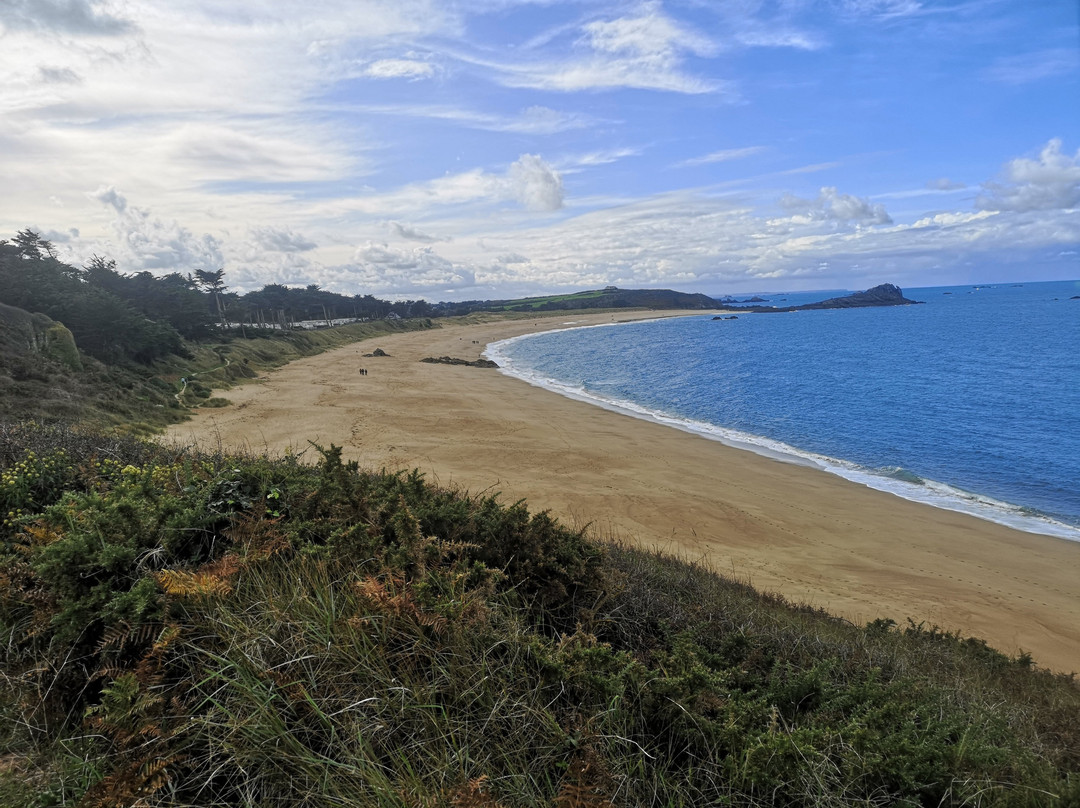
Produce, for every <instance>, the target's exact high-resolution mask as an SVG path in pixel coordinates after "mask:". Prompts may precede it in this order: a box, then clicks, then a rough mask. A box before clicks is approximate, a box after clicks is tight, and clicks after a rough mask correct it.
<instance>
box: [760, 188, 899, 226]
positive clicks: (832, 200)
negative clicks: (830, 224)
mask: <svg viewBox="0 0 1080 808" xmlns="http://www.w3.org/2000/svg"><path fill="white" fill-rule="evenodd" d="M780 206H781V207H783V208H784V209H785V210H787V211H788V212H789V213H791V214H792V216H793V217H794V218H796V219H797V220H800V221H803V222H810V221H815V220H816V221H821V220H832V221H836V222H842V223H850V222H855V223H858V224H891V223H892V219H891V218H890V217H889V214H888V213H886V212H885V206H884V205H880V204H879V205H875V204H872V203H871V202H870V201H869V200H867V199H861V198H859V197H856V196H851V195H850V194H842V193H840V192H839V191H837V189H836V188H832V187H825V188H822V189H821V191H820V192H819V193H818V195H817V197H816V198H814V199H801V198H799V197H797V196H792V195H791V194H785V195H784V196H783V197H782V198H781V199H780Z"/></svg>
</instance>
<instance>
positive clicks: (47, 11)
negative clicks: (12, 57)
mask: <svg viewBox="0 0 1080 808" xmlns="http://www.w3.org/2000/svg"><path fill="white" fill-rule="evenodd" d="M110 5H112V4H110V3H107V2H101V0H3V2H0V24H3V25H4V27H6V28H9V29H11V30H14V31H20V30H31V31H35V30H36V31H53V32H57V33H64V34H93V35H99V36H101V35H105V36H111V35H114V34H122V33H126V32H127V31H130V30H131V29H132V28H133V26H132V24H131V22H130V21H128V20H126V19H124V18H122V17H120V16H117V15H115V14H112V13H110V11H109V6H110Z"/></svg>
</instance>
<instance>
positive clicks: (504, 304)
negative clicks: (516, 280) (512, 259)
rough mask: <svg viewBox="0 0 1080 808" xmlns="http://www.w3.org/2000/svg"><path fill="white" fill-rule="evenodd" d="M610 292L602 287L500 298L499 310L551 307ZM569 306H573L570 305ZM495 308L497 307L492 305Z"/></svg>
mask: <svg viewBox="0 0 1080 808" xmlns="http://www.w3.org/2000/svg"><path fill="white" fill-rule="evenodd" d="M610 296H611V293H610V292H605V291H603V290H600V289H596V290H593V291H589V292H574V293H572V294H567V295H549V296H547V297H523V298H520V299H518V300H500V301H498V302H499V303H500V305H499V306H498V310H505V311H510V310H511V309H515V308H518V309H519V308H520V307H522V306H526V307H529V308H534V309H535V308H539V307H540V306H544V305H548V306H549V308H554V306H555V304H559V303H571V302H573V301H577V300H593V299H596V298H601V297H610ZM567 308H573V306H568V307H567ZM492 310H495V307H492Z"/></svg>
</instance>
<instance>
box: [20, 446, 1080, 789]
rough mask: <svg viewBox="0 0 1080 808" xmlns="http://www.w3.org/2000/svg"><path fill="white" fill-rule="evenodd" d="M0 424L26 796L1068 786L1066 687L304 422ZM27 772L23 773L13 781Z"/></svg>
mask: <svg viewBox="0 0 1080 808" xmlns="http://www.w3.org/2000/svg"><path fill="white" fill-rule="evenodd" d="M316 451H317V454H318V458H317V459H318V462H317V463H315V464H314V465H308V464H305V463H301V462H300V460H299V458H297V457H285V458H281V459H276V460H271V459H268V458H265V457H235V456H234V457H228V456H208V455H195V454H190V453H186V452H179V451H175V450H168V449H165V448H162V447H158V446H153V445H148V444H142V443H139V442H137V441H133V440H119V439H113V438H95V437H94V436H92V435H88V434H77V433H75V434H73V433H68V432H65V431H62V430H56V429H43V428H39V427H35V426H32V425H21V426H8V427H3V428H0V471H2V473H3V479H2V481H0V497H2V498H3V503H4V507H5V508H7V509H8V511H10V514H9V515H8V516H7V518H6V519H5V521H4V524H3V527H2V530H0V537H2V539H3V543H2V550H0V574H2V575H3V584H4V587H3V590H2V596H0V629H2V631H3V636H4V637H5V643H4V645H3V646H2V650H0V654H2V661H3V673H4V678H3V684H2V686H0V717H5V718H7V719H9V721H8V726H9V727H10V729H9V730H7V731H5V733H0V756H3V757H2V758H0V759H3V760H7V761H10V763H9V768H8V769H6V770H4V771H7V772H9V773H10V772H19V773H20V775H19V776H20V777H27V778H33V782H34V783H35V784H36V786H35V788H34V789H33V790H31V791H26V790H19V787H18V783H17V781H16V780H15V779H13V776H9V775H5V774H4V773H3V772H0V796H3V795H6V794H12V795H18V799H19V800H21V802H20V804H33V805H48V804H83V805H135V804H140V805H161V806H181V805H187V806H208V805H220V806H246V805H260V806H262V805H267V806H269V805H290V806H292V805H310V806H340V805H401V806H411V805H447V806H461V805H473V806H496V805H502V806H533V805H537V806H539V805H558V806H566V805H577V806H602V805H606V806H610V805H635V806H636V805H684V806H700V805H726V806H849V805H850V806H853V805H859V806H893V805H906V806H959V805H969V806H1025V808H1026V807H1027V806H1031V807H1032V808H1034V806H1043V805H1046V806H1061V808H1065V806H1069V805H1072V804H1075V800H1076V798H1077V797H1080V786H1078V784H1077V772H1078V771H1080V729H1078V727H1080V691H1078V689H1077V687H1076V685H1075V683H1073V682H1072V681H1071V680H1070V679H1069V678H1067V677H1061V676H1054V675H1052V674H1049V673H1047V672H1046V671H1042V670H1040V669H1038V668H1037V667H1036V666H1035V665H1033V664H1032V662H1031V660H1030V659H1026V658H1020V659H1016V660H1012V659H1009V658H1008V657H1005V656H1004V655H1002V654H999V653H998V652H996V651H994V650H993V649H990V648H988V647H987V646H986V645H985V644H984V643H981V642H979V641H975V640H970V639H964V638H959V637H956V636H954V635H950V634H946V633H942V632H940V631H938V630H936V629H934V628H930V629H927V628H925V627H922V626H918V625H914V624H912V625H909V626H907V627H906V628H905V629H903V630H901V629H898V628H897V627H896V626H895V625H892V624H890V623H888V622H875V623H873V624H871V625H870V626H868V627H865V628H861V627H857V626H853V625H850V624H848V623H845V622H844V621H840V620H837V619H835V618H832V617H830V616H829V615H827V614H824V613H821V612H818V611H815V610H812V609H800V608H795V607H792V606H790V605H788V604H786V603H784V602H783V601H781V600H780V599H778V598H774V597H768V596H763V595H760V594H758V593H756V592H754V591H753V590H752V589H750V588H748V587H746V586H743V585H740V584H737V583H734V582H731V581H729V580H726V579H723V578H721V577H718V576H716V575H713V574H711V573H709V572H707V571H704V570H701V569H699V568H695V567H693V566H691V565H687V564H684V563H681V562H677V561H674V560H672V559H668V558H664V557H661V556H656V555H651V554H648V553H643V552H640V551H636V550H630V549H628V548H624V547H614V546H612V547H607V548H605V549H604V550H601V549H600V548H599V547H597V546H595V545H594V544H592V543H591V542H590V541H589V540H588V539H587V538H586V537H585V536H584V535H583V534H582V533H581V532H580V531H571V530H568V529H566V528H565V527H563V526H561V525H559V524H558V523H557V522H555V521H554V520H552V519H551V518H550V517H549V516H548V515H546V514H543V513H541V514H530V513H529V511H528V509H527V508H526V507H525V505H524V504H523V503H515V504H513V505H510V506H503V505H500V504H499V503H498V502H497V500H496V499H495V498H492V497H482V498H472V497H468V496H464V495H461V494H456V493H453V492H449V491H445V490H442V489H438V488H434V487H432V486H430V485H428V484H427V483H426V482H425V481H424V480H423V478H422V477H421V475H419V474H417V473H415V472H414V473H411V474H401V473H399V474H386V473H381V474H376V473H370V472H366V471H363V470H361V469H359V468H357V466H356V464H355V463H350V462H346V461H344V460H343V458H342V453H341V449H340V448H339V447H336V446H330V447H329V448H318V447H316ZM12 799H15V797H12Z"/></svg>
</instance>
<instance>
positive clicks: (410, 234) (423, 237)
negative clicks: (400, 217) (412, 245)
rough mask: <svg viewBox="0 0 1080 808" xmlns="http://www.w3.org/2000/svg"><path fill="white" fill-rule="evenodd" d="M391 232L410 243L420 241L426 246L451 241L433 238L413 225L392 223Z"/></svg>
mask: <svg viewBox="0 0 1080 808" xmlns="http://www.w3.org/2000/svg"><path fill="white" fill-rule="evenodd" d="M390 231H391V232H392V233H393V234H394V235H395V236H397V237H398V238H403V239H407V240H408V241H419V242H422V243H424V244H434V243H435V242H437V241H449V239H446V238H439V237H438V236H433V235H431V234H430V233H425V232H424V231H422V230H417V229H416V228H415V227H413V226H412V225H407V224H404V223H402V222H390Z"/></svg>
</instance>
